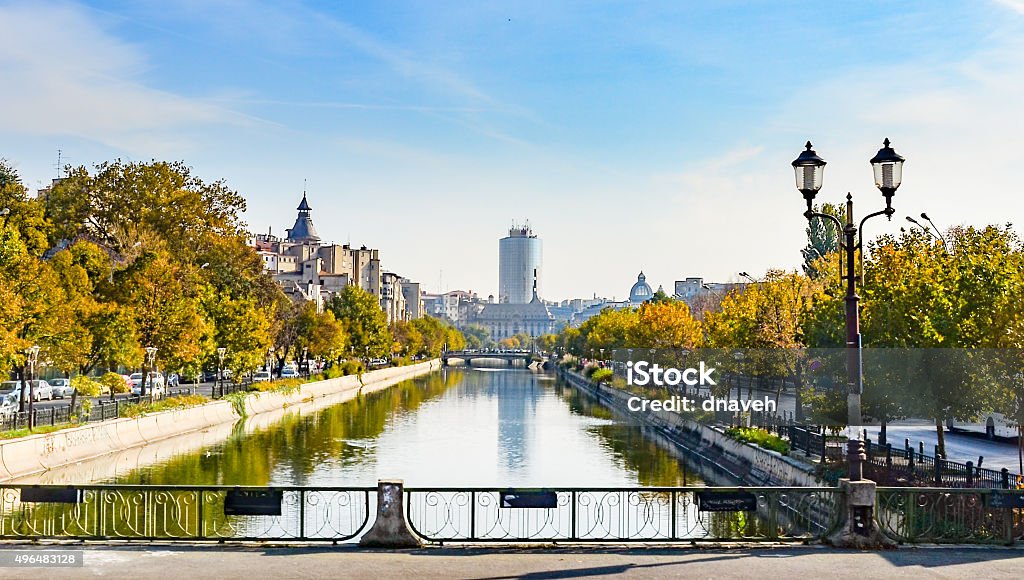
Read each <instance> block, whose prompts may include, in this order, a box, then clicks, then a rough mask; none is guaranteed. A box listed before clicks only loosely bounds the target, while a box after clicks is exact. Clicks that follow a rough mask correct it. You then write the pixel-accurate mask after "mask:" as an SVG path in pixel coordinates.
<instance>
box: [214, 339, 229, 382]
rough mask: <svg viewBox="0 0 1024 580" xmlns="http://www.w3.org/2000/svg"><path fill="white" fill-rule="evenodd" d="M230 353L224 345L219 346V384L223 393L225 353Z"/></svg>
mask: <svg viewBox="0 0 1024 580" xmlns="http://www.w3.org/2000/svg"><path fill="white" fill-rule="evenodd" d="M227 353H228V349H227V348H224V347H223V346H222V347H219V348H217V361H218V362H217V384H218V385H219V386H220V388H221V390H222V394H223V389H224V355H226V354H227Z"/></svg>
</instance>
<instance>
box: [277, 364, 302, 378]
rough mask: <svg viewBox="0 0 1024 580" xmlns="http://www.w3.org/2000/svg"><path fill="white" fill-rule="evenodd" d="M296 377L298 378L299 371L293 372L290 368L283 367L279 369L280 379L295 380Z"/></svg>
mask: <svg viewBox="0 0 1024 580" xmlns="http://www.w3.org/2000/svg"><path fill="white" fill-rule="evenodd" d="M298 377H299V371H297V370H295V369H294V368H292V367H284V368H283V369H281V378H282V379H296V378H298Z"/></svg>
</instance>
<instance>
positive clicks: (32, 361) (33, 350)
mask: <svg viewBox="0 0 1024 580" xmlns="http://www.w3.org/2000/svg"><path fill="white" fill-rule="evenodd" d="M40 350H41V349H40V348H39V345H34V346H31V347H29V348H27V349H25V362H26V364H27V365H28V428H29V429H32V428H33V427H35V422H36V417H35V413H34V406H33V405H32V401H33V399H34V397H33V391H35V392H36V393H38V392H39V387H35V388H33V381H35V379H36V363H38V362H39V351H40ZM21 395H22V396H21V397H20V401H19V407H20V408H19V409H18V410H19V411H24V410H25V392H24V391H22V392H21Z"/></svg>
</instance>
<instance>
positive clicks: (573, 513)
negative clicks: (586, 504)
mask: <svg viewBox="0 0 1024 580" xmlns="http://www.w3.org/2000/svg"><path fill="white" fill-rule="evenodd" d="M571 500H572V504H571V505H570V509H569V517H570V519H572V537H570V538H569V539H570V540H575V539H576V490H573V491H572V498H571Z"/></svg>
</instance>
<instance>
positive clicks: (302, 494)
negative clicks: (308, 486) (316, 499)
mask: <svg viewBox="0 0 1024 580" xmlns="http://www.w3.org/2000/svg"><path fill="white" fill-rule="evenodd" d="M305 537H306V491H305V490H303V489H300V490H299V539H300V540H302V539H305Z"/></svg>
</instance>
